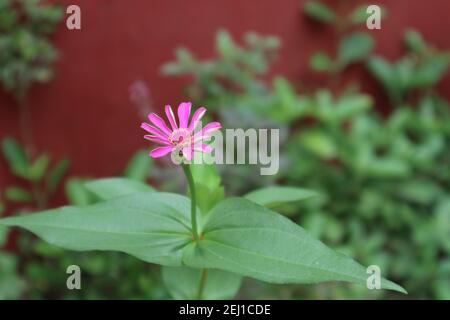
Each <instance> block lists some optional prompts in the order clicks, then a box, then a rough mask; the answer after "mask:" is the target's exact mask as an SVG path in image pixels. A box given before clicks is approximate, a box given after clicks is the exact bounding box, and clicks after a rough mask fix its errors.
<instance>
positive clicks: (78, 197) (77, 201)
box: [65, 178, 92, 206]
mask: <svg viewBox="0 0 450 320" xmlns="http://www.w3.org/2000/svg"><path fill="white" fill-rule="evenodd" d="M85 182H86V179H80V178H71V179H69V180H67V182H66V186H65V189H66V197H67V199H69V202H70V203H71V204H73V205H77V206H85V205H88V204H90V203H91V201H92V197H91V194H90V192H89V191H88V190H87V189H86V187H85V186H84V183H85Z"/></svg>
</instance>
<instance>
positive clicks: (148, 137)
mask: <svg viewBox="0 0 450 320" xmlns="http://www.w3.org/2000/svg"><path fill="white" fill-rule="evenodd" d="M144 139H145V140H149V141H152V142H155V143H159V144H162V145H166V146H170V145H172V144H171V143H170V141H169V139H167V138H165V139H161V138H160V137H157V136H151V135H146V136H144Z"/></svg>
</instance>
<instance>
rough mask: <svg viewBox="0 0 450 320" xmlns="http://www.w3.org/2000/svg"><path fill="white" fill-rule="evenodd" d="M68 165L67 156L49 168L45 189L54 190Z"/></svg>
mask: <svg viewBox="0 0 450 320" xmlns="http://www.w3.org/2000/svg"><path fill="white" fill-rule="evenodd" d="M69 166H70V160H69V159H68V158H64V159H62V160H61V161H59V162H58V163H57V164H56V165H55V166H54V167H53V168H52V169H51V170H50V172H49V173H48V175H47V177H46V180H45V183H46V187H47V191H49V192H50V193H52V192H54V191H55V190H56V188H57V187H58V184H59V182H60V181H61V179H62V177H63V176H64V174H65V173H66V172H67V170H68V169H69Z"/></svg>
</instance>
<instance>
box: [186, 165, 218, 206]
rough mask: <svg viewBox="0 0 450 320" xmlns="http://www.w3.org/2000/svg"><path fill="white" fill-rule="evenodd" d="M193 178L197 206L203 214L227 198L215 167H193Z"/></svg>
mask: <svg viewBox="0 0 450 320" xmlns="http://www.w3.org/2000/svg"><path fill="white" fill-rule="evenodd" d="M190 167H191V171H192V177H193V178H194V181H195V188H196V190H197V206H198V207H199V208H200V211H201V212H202V213H203V214H207V213H208V212H209V210H211V208H212V207H214V206H215V205H216V204H217V203H219V202H220V201H222V200H223V199H224V198H225V189H224V188H223V187H222V186H221V177H220V175H219V172H218V170H217V167H216V166H214V165H205V164H201V165H196V164H192V165H191V166H190Z"/></svg>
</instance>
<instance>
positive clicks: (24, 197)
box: [5, 187, 33, 202]
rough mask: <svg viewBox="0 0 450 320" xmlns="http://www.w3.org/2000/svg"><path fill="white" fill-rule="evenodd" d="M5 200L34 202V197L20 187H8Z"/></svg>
mask: <svg viewBox="0 0 450 320" xmlns="http://www.w3.org/2000/svg"><path fill="white" fill-rule="evenodd" d="M5 198H6V199H8V200H9V201H13V202H28V201H31V200H32V198H33V197H32V195H31V194H30V193H29V192H28V191H27V190H25V189H23V188H20V187H8V188H6V190H5Z"/></svg>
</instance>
